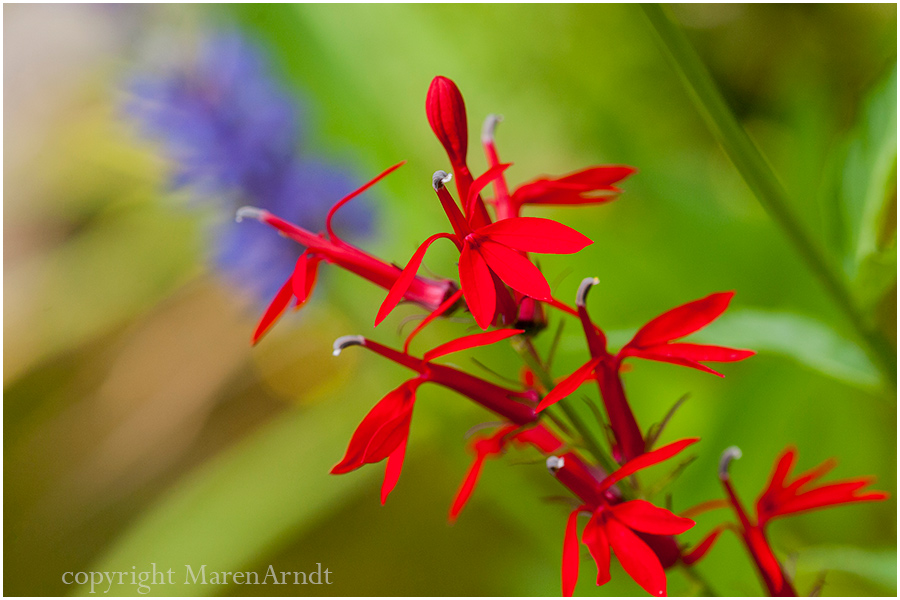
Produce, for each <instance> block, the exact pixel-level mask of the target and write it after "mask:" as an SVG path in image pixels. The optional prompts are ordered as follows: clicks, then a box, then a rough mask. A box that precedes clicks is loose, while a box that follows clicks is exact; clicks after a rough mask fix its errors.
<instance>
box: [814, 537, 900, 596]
mask: <svg viewBox="0 0 900 600" xmlns="http://www.w3.org/2000/svg"><path fill="white" fill-rule="evenodd" d="M797 570H798V571H804V572H820V571H844V572H845V573H852V574H854V575H858V576H859V577H862V578H864V579H868V580H869V581H872V582H874V583H878V584H880V585H883V586H885V587H888V588H890V589H896V588H897V551H896V550H895V549H890V548H888V549H885V550H863V549H862V548H854V547H852V546H820V547H815V548H806V549H804V550H803V551H802V552H800V555H799V556H798V557H797Z"/></svg>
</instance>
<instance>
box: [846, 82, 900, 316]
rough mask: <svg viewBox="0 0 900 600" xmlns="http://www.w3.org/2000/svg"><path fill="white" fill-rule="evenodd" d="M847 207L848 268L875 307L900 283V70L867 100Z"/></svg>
mask: <svg viewBox="0 0 900 600" xmlns="http://www.w3.org/2000/svg"><path fill="white" fill-rule="evenodd" d="M841 206H842V209H843V213H844V219H845V227H846V238H847V242H848V243H847V245H846V248H847V249H846V256H845V257H844V264H845V268H846V270H847V273H848V275H849V276H850V279H851V281H852V282H853V284H854V288H855V292H856V293H857V297H858V298H859V300H860V301H861V302H862V303H863V306H864V307H870V306H871V304H872V303H873V302H874V301H877V300H878V298H880V297H881V296H882V295H883V293H884V291H885V290H886V289H888V288H889V287H890V286H891V284H893V283H894V282H895V281H896V272H897V250H896V248H897V222H896V220H897V216H896V214H897V70H896V67H895V68H894V70H893V71H891V73H890V75H889V76H888V77H887V78H886V79H885V80H883V81H882V82H881V83H880V84H879V85H878V86H876V87H875V89H874V90H873V91H872V93H871V95H870V96H869V98H868V99H867V101H866V103H865V106H864V107H863V111H862V115H861V118H860V121H859V123H858V124H857V125H856V127H855V128H854V130H853V133H852V137H851V139H850V141H849V143H848V148H847V158H846V162H845V164H844V168H843V181H842V186H841Z"/></svg>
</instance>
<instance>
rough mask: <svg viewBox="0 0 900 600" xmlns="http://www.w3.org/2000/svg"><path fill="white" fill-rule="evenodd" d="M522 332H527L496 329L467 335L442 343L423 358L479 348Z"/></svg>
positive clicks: (427, 358)
mask: <svg viewBox="0 0 900 600" xmlns="http://www.w3.org/2000/svg"><path fill="white" fill-rule="evenodd" d="M520 333H525V330H524V329H498V330H496V331H488V332H487V333H476V334H473V335H467V336H465V337H461V338H459V339H455V340H452V341H449V342H447V343H446V344H441V345H440V346H438V347H437V348H434V349H432V350H429V351H428V352H426V353H425V355H424V356H423V357H422V358H424V359H425V360H434V359H435V358H438V357H440V356H446V355H447V354H452V353H453V352H459V351H461V350H468V349H469V348H477V347H478V346H487V345H489V344H494V343H496V342H499V341H501V340H505V339H506V338H511V337H512V336H514V335H519V334H520Z"/></svg>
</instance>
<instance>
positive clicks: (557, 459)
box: [547, 456, 566, 474]
mask: <svg viewBox="0 0 900 600" xmlns="http://www.w3.org/2000/svg"><path fill="white" fill-rule="evenodd" d="M564 466H566V459H565V458H563V457H562V456H548V457H547V470H548V471H550V472H551V473H553V474H556V472H557V471H559V470H560V469H562V468H563V467H564Z"/></svg>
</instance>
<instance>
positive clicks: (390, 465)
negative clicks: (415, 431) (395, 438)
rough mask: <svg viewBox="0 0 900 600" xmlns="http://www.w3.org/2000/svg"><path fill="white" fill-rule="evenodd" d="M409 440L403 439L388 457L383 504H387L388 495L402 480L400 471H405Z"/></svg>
mask: <svg viewBox="0 0 900 600" xmlns="http://www.w3.org/2000/svg"><path fill="white" fill-rule="evenodd" d="M408 438H409V435H408V432H407V436H406V437H404V438H403V441H402V442H400V445H399V446H397V449H396V450H394V451H393V452H391V455H390V456H388V459H387V465H385V467H384V481H383V482H382V484H381V504H382V505H384V503H385V502H387V498H388V495H389V494H390V493H391V492H392V491H393V490H394V486H396V485H397V481H398V480H399V479H400V471H401V470H403V459H404V458H406V442H407V439H408Z"/></svg>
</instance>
